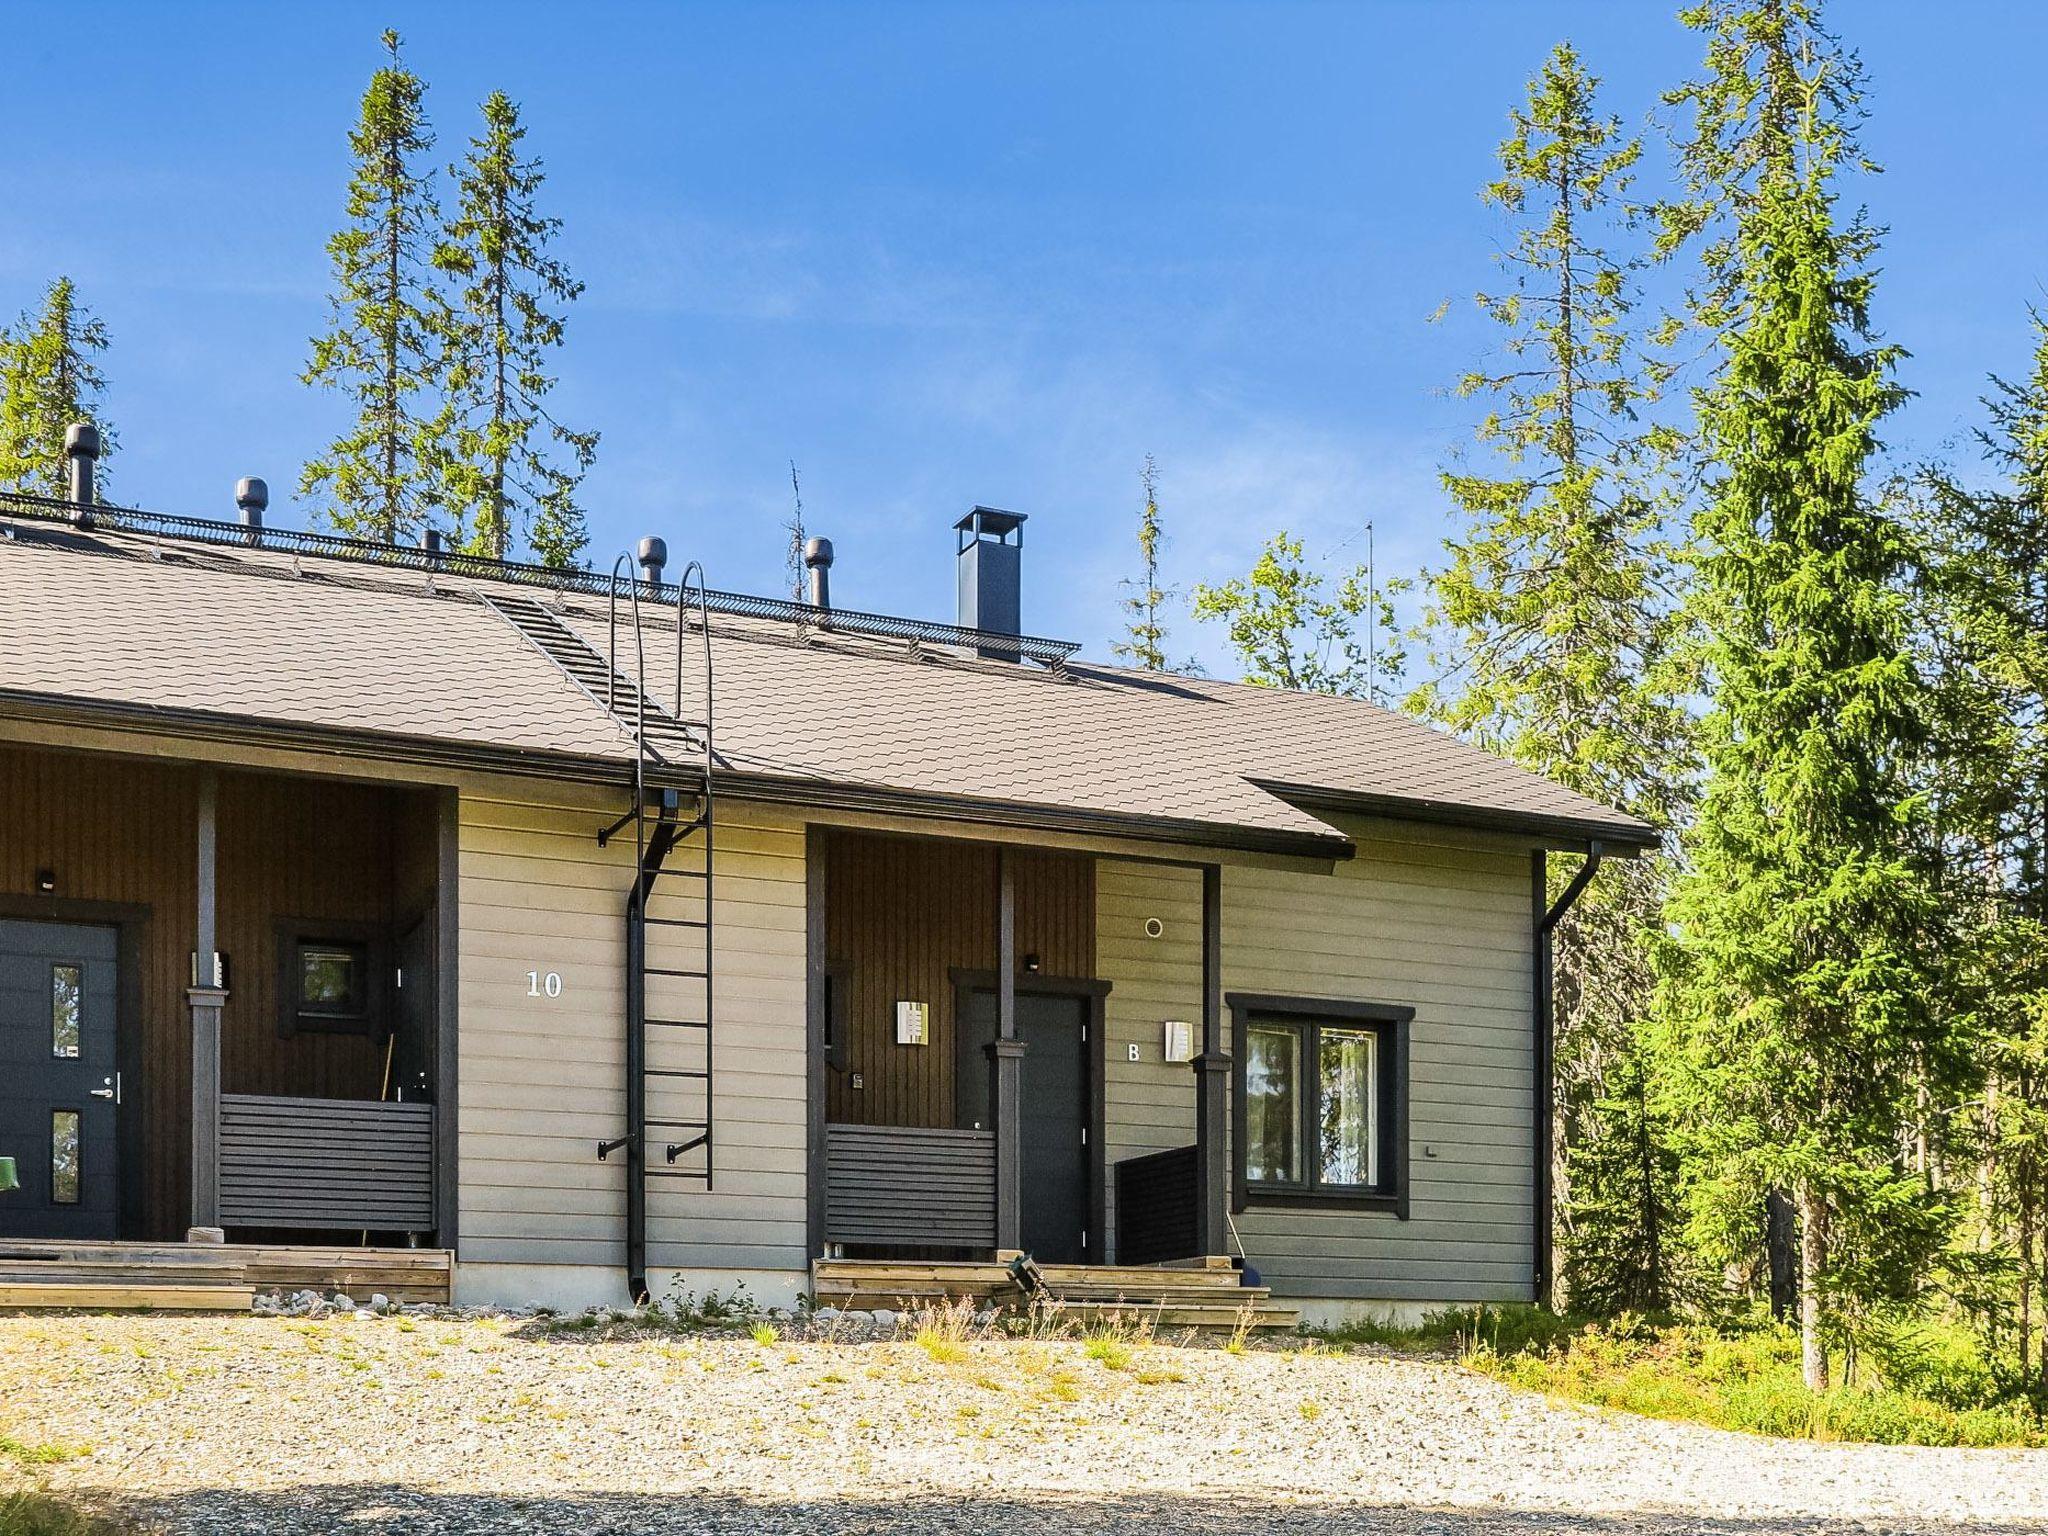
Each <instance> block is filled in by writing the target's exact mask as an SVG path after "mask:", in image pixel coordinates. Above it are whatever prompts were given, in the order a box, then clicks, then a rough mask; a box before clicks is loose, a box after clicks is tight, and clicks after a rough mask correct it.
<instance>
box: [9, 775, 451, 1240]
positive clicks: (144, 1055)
mask: <svg viewBox="0 0 2048 1536" xmlns="http://www.w3.org/2000/svg"><path fill="white" fill-rule="evenodd" d="M426 798H427V797H426V796H425V795H424V794H423V793H421V792H418V791H412V790H407V789H403V788H392V787H387V786H384V785H371V784H354V783H345V782H341V781H336V780H325V779H312V778H292V777H287V776H284V775H271V774H256V773H234V772H225V771H223V772H222V773H221V775H220V798H219V805H220V833H219V837H220V843H219V850H220V896H219V909H218V910H219V924H220V927H219V932H220V939H219V942H220V945H221V948H222V950H223V951H224V952H225V953H226V954H227V955H228V957H229V964H230V967H231V971H230V977H229V980H230V983H231V986H230V992H229V997H228V1004H227V1008H226V1010H225V1011H224V1013H223V1015H222V1020H221V1078H222V1081H221V1087H222V1089H223V1090H224V1091H225V1092H228V1093H249V1094H288V1095H302V1096H306V1097H315V1098H374V1097H376V1096H377V1094H378V1092H379V1089H380V1087H381V1074H382V1067H383V1055H382V1050H381V1046H380V1045H379V1044H378V1043H376V1042H374V1041H373V1040H372V1039H371V1038H369V1037H366V1036H362V1035H314V1034H299V1035H295V1036H291V1037H285V1036H282V1035H280V1034H279V1032H278V995H277V993H278V953H277V921H278V919H280V918H304V919H307V920H309V921H310V922H311V923H312V925H313V926H314V927H316V928H317V926H318V924H319V923H320V922H322V921H327V922H372V923H377V924H380V925H391V924H398V923H402V922H405V921H408V920H410V919H411V918H412V917H414V916H416V915H418V914H419V913H420V912H422V911H424V910H425V909H426V907H427V906H428V905H429V903H430V902H431V899H432V895H431V882H432V874H431V868H432V857H433V849H432V844H431V839H430V836H429V833H430V829H431V808H430V807H428V806H425V805H424V804H423V803H418V802H424V801H425V800H426ZM197 799H198V770H197V769H196V768H193V767H191V766H189V765H187V764H182V763H173V764H166V763H159V762H146V761H138V760H132V759H126V758H117V757H111V756H101V755H97V754H92V753H66V752H54V751H45V750H38V749H31V748H17V747H0V808H4V814H0V892H5V893H7V894H10V895H32V894H34V893H35V890H36V884H35V882H36V872H37V871H38V870H42V869H48V870H51V871H53V872H54V873H55V875H56V877H57V890H56V893H55V894H56V896H57V897H58V898H59V899H60V900H73V901H92V902H118V903H122V904H124V905H134V906H142V907H146V908H148V910H149V916H148V918H147V919H146V920H145V921H144V923H143V925H142V928H143V931H142V934H141V957H142V977H141V985H140V996H141V1017H140V1019H139V1020H136V1021H134V1023H135V1024H136V1025H139V1036H140V1059H141V1062H142V1066H143V1072H142V1078H143V1080H142V1081H141V1082H140V1083H134V1082H124V1084H123V1088H124V1091H125V1092H126V1093H128V1094H131V1095H132V1094H136V1093H140V1094H141V1095H142V1102H143V1112H142V1125H143V1141H144V1143H145V1145H144V1146H143V1147H142V1148H140V1149H134V1150H135V1153H136V1155H134V1156H130V1155H129V1149H124V1155H123V1164H124V1166H123V1176H124V1178H141V1179H142V1180H143V1181H144V1187H145V1191H146V1194H145V1198H144V1200H143V1209H144V1211H145V1212H146V1219H147V1223H148V1230H147V1231H145V1232H142V1233H137V1234H124V1235H135V1236H143V1237H152V1238H167V1237H176V1236H178V1235H181V1234H182V1233H183V1232H184V1230H185V1226H186V1218H187V1201H188V1189H187V1180H188V1173H187V1168H188V1164H189V1154H190V1143H191V1081H192V1075H191V1051H190V1041H191V1015H190V1010H189V1008H188V1006H187V1003H186V1000H185V988H186V986H187V984H188V982H189V981H190V966H191V958H190V957H191V952H192V945H193V942H194V928H195V926H196V918H195V914H194V883H195V880H196V875H197V852H196V830H195V817H196V814H197ZM415 842H422V843H424V847H423V848H415V847H414V846H413V845H414V843H415ZM127 1022H128V1021H124V1025H125V1024H126V1023H127Z"/></svg>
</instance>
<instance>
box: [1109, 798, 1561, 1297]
mask: <svg viewBox="0 0 2048 1536" xmlns="http://www.w3.org/2000/svg"><path fill="white" fill-rule="evenodd" d="M1345 830H1346V831H1347V832H1350V833H1351V834H1352V835H1353V836H1354V837H1356V838H1357V839H1358V845H1359V847H1358V856H1357V857H1356V858H1355V859H1352V860H1349V861H1347V862H1345V863H1342V864H1339V865H1337V866H1336V867H1335V870H1334V872H1333V873H1330V874H1320V873H1312V872H1305V871H1296V870H1289V869H1277V868H1271V867H1265V866H1254V865H1250V864H1247V863H1242V862H1232V863H1229V864H1227V865H1226V867H1225V868H1224V871H1223V986H1224V989H1225V990H1226V991H1241V992H1254V993H1270V994H1278V995H1285V996H1294V997H1329V998H1342V999H1347V1000H1353V1001H1361V1002H1365V1001H1376V1002H1388V1003H1399V1004H1406V1005H1408V1006H1411V1007H1413V1008H1414V1009H1415V1020H1414V1023H1413V1025H1412V1026H1411V1033H1410V1044H1409V1079H1410V1088H1409V1169H1410V1193H1411V1198H1410V1214H1409V1218H1408V1219H1407V1220H1405V1221H1404V1220H1402V1219H1401V1218H1400V1217H1398V1216H1397V1215H1396V1214H1394V1213H1393V1212H1391V1211H1358V1210H1342V1209H1326V1208H1274V1207H1269V1206H1257V1207H1254V1208H1252V1209H1250V1210H1247V1211H1245V1212H1243V1213H1241V1214H1240V1215H1238V1216H1237V1217H1236V1218H1235V1221H1236V1224H1237V1231H1238V1233H1239V1235H1240V1237H1241V1238H1242V1241H1243V1243H1244V1246H1245V1249H1246V1250H1247V1252H1248V1253H1249V1255H1250V1256H1251V1259H1252V1262H1253V1263H1255V1264H1256V1265H1257V1266H1258V1267H1259V1269H1260V1270H1261V1272H1262V1273H1263V1274H1264V1276H1265V1278H1266V1280H1267V1281H1268V1283H1270V1284H1271V1285H1272V1286H1273V1287H1274V1290H1275V1292H1276V1293H1277V1294H1280V1295H1284V1296H1293V1297H1307V1298H1323V1299H1329V1300H1345V1299H1357V1300H1370V1301H1409V1300H1427V1301H1480V1300H1509V1299H1524V1298H1526V1297H1527V1296H1528V1295H1529V1294H1530V1289H1531V1283H1532V1278H1533V1268H1532V1262H1533V1261H1532V1239H1533V1222H1532V1218H1531V1210H1530V1206H1531V1200H1532V1197H1533V1186H1532V1169H1531V1162H1530V1134H1531V1124H1532V1114H1533V1108H1534V1092H1535V1086H1536V1085H1535V1077H1534V1071H1533V1058H1532V1054H1531V1024H1530V1007H1529V986H1530V976H1531V961H1532V949H1531V937H1530V922H1529V864H1528V852H1527V849H1526V847H1525V846H1523V845H1520V844H1517V843H1515V842H1513V841H1511V840H1509V839H1507V838H1496V837H1489V836H1487V835H1485V834H1478V833H1472V834H1466V833H1462V832H1457V831H1450V830H1443V831H1437V830H1431V829H1426V828H1422V827H1400V828H1395V827H1393V825H1392V824H1390V823H1374V822H1367V821H1362V820H1361V821H1358V822H1353V823H1346V824H1345ZM1096 901H1097V915H1098V917H1097V920H1098V940H1097V945H1098V949H1097V954H1098V973H1099V974H1100V975H1101V976H1102V977H1103V978H1104V979H1106V980H1108V981H1110V982H1111V983H1113V989H1112V991H1111V992H1110V995H1109V999H1108V1027H1109V1050H1108V1052H1107V1056H1108V1072H1107V1082H1106V1084H1105V1087H1106V1091H1107V1098H1108V1143H1109V1145H1108V1148H1107V1149H1106V1150H1107V1155H1108V1157H1109V1158H1110V1160H1111V1161H1112V1162H1114V1161H1115V1160H1117V1159H1119V1158H1123V1157H1129V1156H1132V1155H1135V1154H1138V1153H1141V1152H1154V1151H1164V1150H1166V1149H1168V1148H1171V1147H1174V1146H1179V1145H1182V1144H1184V1143H1186V1142H1188V1141H1191V1140H1192V1139H1193V1136H1194V1076H1193V1072H1192V1070H1191V1069H1190V1068H1189V1067H1187V1066H1184V1065H1172V1064H1168V1063H1166V1062H1164V1061H1163V1060H1162V1059H1161V1049H1160V1038H1159V1037H1160V1023H1161V1021H1162V1020H1165V1019H1169V1018H1178V1019H1187V1020H1190V1021H1194V1022H1197V1023H1198V1022H1199V1020H1200V1017H1201V1011H1200V1010H1201V995H1200V976H1201V966H1200V950H1199V945H1200V939H1201V881H1200V877H1199V875H1198V874H1197V873H1196V872H1195V871H1192V870H1182V869H1175V868H1171V867H1167V866H1153V865H1143V864H1138V863H1134V862H1130V861H1120V860H1116V859H1109V858H1105V859H1103V860H1102V861H1100V864H1099V865H1098V876H1097V890H1096ZM1148 918H1156V919H1157V920H1158V922H1159V925H1160V928H1161V930H1162V931H1161V934H1160V936H1159V937H1158V938H1152V937H1149V936H1148V935H1147V933H1146V920H1147V919H1148ZM1133 1045H1135V1046H1137V1047H1138V1052H1139V1058H1140V1059H1139V1060H1138V1061H1136V1062H1133V1061H1131V1060H1130V1047H1131V1046H1133ZM1111 1229H1112V1231H1113V1230H1115V1223H1114V1220H1112V1223H1111Z"/></svg>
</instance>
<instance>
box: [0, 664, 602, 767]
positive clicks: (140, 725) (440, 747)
mask: <svg viewBox="0 0 2048 1536" xmlns="http://www.w3.org/2000/svg"><path fill="white" fill-rule="evenodd" d="M0 717H4V718H6V719H10V720H29V721H38V722H42V723H47V724H51V725H70V726H82V727H91V728H94V729H98V730H108V731H131V732H134V733H135V734H137V735H171V736H181V737H189V738H192V739H194V740H197V741H206V742H214V743H218V744H220V745H223V746H241V747H268V748H272V749H275V750H280V751H293V752H312V753H316V754H317V753H324V754H326V755H328V756H331V757H349V758H359V759H368V760H371V761H374V762H385V763H412V764H417V765H419V766H421V767H426V768H446V769H470V770H474V771H477V772H484V773H517V774H526V775H529V776H531V777H534V778H544V779H563V780H569V781H571V782H577V783H589V782H591V781H593V780H594V781H597V782H600V783H603V782H607V781H610V782H617V783H622V784H624V783H630V782H631V780H632V774H631V764H630V763H629V762H628V761H627V760H626V759H623V758H612V757H599V756H594V755H589V754H581V753H573V752H522V751H520V750H518V749H517V748H514V747H500V746H489V745H483V744H473V743H469V742H460V741H444V740H441V739H438V738H435V737H429V736H406V735H401V734H399V733H397V732H393V731H372V730H361V729H356V728H352V727H349V726H337V725H309V724H306V723H305V722H303V721H296V720H266V719H260V718H255V717H249V716H240V715H221V714H216V713H214V712H212V711H210V710H203V709H180V708H176V707H172V706H161V705H151V704H129V703H113V702H107V701H104V700H99V699H93V700H80V699H67V698H61V697H57V696H54V695H50V694H37V693H29V692H25V691H22V690H19V689H13V688H0Z"/></svg>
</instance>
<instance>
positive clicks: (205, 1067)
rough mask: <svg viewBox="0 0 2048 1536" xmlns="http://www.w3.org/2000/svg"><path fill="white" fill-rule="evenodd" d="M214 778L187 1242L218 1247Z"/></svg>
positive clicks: (196, 957)
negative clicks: (189, 1224)
mask: <svg viewBox="0 0 2048 1536" xmlns="http://www.w3.org/2000/svg"><path fill="white" fill-rule="evenodd" d="M219 787H220V786H219V779H218V776H217V775H216V774H215V773H214V771H213V770H212V769H211V768H202V769H201V770H200V772H199V815H198V838H199V845H198V856H199V861H198V878H197V879H196V880H195V881H194V893H193V894H194V899H195V901H196V904H197V913H196V915H197V918H198V922H197V925H196V928H195V933H196V935H197V937H196V940H195V943H194V948H193V953H192V985H191V988H190V989H189V991H188V992H187V993H186V1000H187V1001H188V1002H189V1003H190V1004H191V1008H192V1223H191V1226H190V1227H189V1228H188V1229H187V1231H186V1233H185V1238H186V1241H188V1242H215V1243H217V1242H219V1241H221V1237H222V1233H221V1227H220V1014H221V1009H222V1008H223V1007H224V1006H226V1003H227V1000H228V994H227V989H226V988H225V987H223V986H222V985H220V983H221V981H222V980H224V979H225V978H223V977H222V976H221V974H220V968H219V961H218V953H217V951H218V947H219V937H218V928H217V926H216V923H215V905H216V899H217V893H218V887H219V867H218V855H217V849H216V843H217V837H216V833H217V826H218V820H219V806H218V797H219Z"/></svg>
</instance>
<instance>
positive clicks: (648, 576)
mask: <svg viewBox="0 0 2048 1536" xmlns="http://www.w3.org/2000/svg"><path fill="white" fill-rule="evenodd" d="M667 564H668V540H666V539H657V538H655V537H654V536H653V535H652V534H650V535H649V536H648V537H646V538H644V539H642V540H641V541H640V579H641V580H642V581H644V582H646V583H647V584H648V585H649V586H652V587H658V586H660V585H661V568H662V567H663V566H665V565H667Z"/></svg>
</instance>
